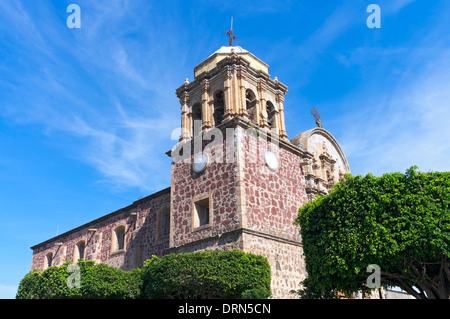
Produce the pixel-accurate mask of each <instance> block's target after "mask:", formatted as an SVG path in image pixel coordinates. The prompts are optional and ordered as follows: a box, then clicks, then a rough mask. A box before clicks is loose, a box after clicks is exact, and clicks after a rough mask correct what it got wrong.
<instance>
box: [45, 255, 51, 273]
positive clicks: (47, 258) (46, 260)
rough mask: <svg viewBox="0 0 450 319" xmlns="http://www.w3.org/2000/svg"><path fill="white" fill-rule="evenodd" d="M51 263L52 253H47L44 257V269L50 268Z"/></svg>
mask: <svg viewBox="0 0 450 319" xmlns="http://www.w3.org/2000/svg"><path fill="white" fill-rule="evenodd" d="M52 262H53V253H48V254H47V255H45V260H44V269H47V268H48V267H51V266H52Z"/></svg>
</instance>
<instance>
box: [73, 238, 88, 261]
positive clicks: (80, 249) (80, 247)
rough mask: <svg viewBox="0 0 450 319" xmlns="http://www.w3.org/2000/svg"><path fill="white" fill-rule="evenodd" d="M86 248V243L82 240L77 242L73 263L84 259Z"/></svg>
mask: <svg viewBox="0 0 450 319" xmlns="http://www.w3.org/2000/svg"><path fill="white" fill-rule="evenodd" d="M85 248H86V243H85V242H84V240H82V241H80V242H78V244H77V245H76V246H75V257H74V263H76V262H77V261H78V259H84V250H85Z"/></svg>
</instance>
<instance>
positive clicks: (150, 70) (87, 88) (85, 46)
mask: <svg viewBox="0 0 450 319" xmlns="http://www.w3.org/2000/svg"><path fill="white" fill-rule="evenodd" d="M81 8H82V10H83V11H82V12H83V24H82V28H81V29H80V30H69V29H68V28H66V27H65V25H64V21H63V23H61V19H58V18H56V17H55V16H54V15H55V12H53V13H51V14H53V15H51V16H49V17H48V21H49V22H48V23H47V24H45V25H42V26H40V25H39V26H37V25H35V24H34V23H33V19H32V18H30V15H31V13H30V11H29V10H32V11H34V14H36V12H38V13H43V12H46V11H47V10H48V8H46V7H45V5H43V4H42V5H36V6H33V8H32V9H31V8H30V7H29V6H23V5H21V2H18V1H17V2H11V3H9V2H8V3H5V2H2V3H1V4H0V9H2V10H3V13H2V15H8V14H9V13H10V14H9V16H7V17H6V16H5V21H7V23H8V25H10V26H11V25H14V26H17V30H18V31H19V32H20V34H21V37H22V38H23V39H24V41H23V42H17V41H16V39H12V38H13V37H15V34H13V33H12V32H11V31H12V29H11V28H10V27H8V28H6V27H5V26H4V27H3V28H4V29H6V34H7V38H5V39H4V43H5V44H6V45H7V46H8V45H10V44H9V43H8V40H10V41H11V43H12V42H13V41H14V42H15V43H16V44H15V46H16V47H14V49H13V50H12V51H14V52H18V51H21V52H22V57H21V58H19V59H17V58H16V57H14V58H12V57H11V61H12V62H13V63H15V65H14V67H15V68H10V67H11V65H9V66H6V65H4V66H2V67H0V71H1V72H2V73H3V72H5V73H4V74H5V76H4V77H2V79H1V80H0V84H1V85H2V86H3V85H4V87H9V90H4V91H3V92H2V93H0V97H1V96H2V95H3V97H4V99H3V100H4V101H7V102H4V103H2V104H1V105H0V116H3V117H5V118H7V119H8V120H9V121H14V122H15V123H18V124H26V125H28V124H38V125H41V126H42V127H43V132H45V133H46V134H47V136H48V138H49V139H53V138H54V137H58V139H59V140H61V139H62V140H65V138H64V136H66V137H67V139H71V138H73V137H75V138H77V139H78V140H79V141H80V142H81V141H83V142H82V143H74V144H70V143H67V144H65V145H60V147H61V151H63V152H66V153H67V154H70V155H68V156H74V157H76V158H77V159H79V160H81V161H84V162H85V163H87V164H88V165H91V166H92V167H94V168H95V169H96V170H98V171H99V172H100V174H101V176H103V177H102V179H101V182H104V183H107V184H108V185H110V186H112V187H138V188H140V189H141V190H143V191H147V192H150V191H155V190H158V189H160V188H162V187H166V186H168V184H169V183H170V174H169V173H168V172H169V171H170V159H169V158H167V156H166V155H165V154H164V152H165V151H167V150H168V149H170V147H171V146H172V144H173V143H174V141H171V140H170V136H171V132H172V130H173V129H174V128H176V127H177V126H179V120H178V112H179V103H178V101H177V100H176V98H175V95H174V88H175V87H176V85H177V84H179V83H174V76H167V75H165V72H164V69H163V68H164V66H167V65H168V64H167V62H168V61H170V60H171V59H172V57H173V54H176V53H172V51H173V50H170V49H171V48H168V47H167V46H168V45H174V43H173V42H172V43H168V44H164V45H161V46H160V47H159V48H156V49H155V48H154V47H153V46H152V44H153V43H151V42H147V43H146V41H142V38H141V41H140V42H139V43H137V42H136V41H134V40H133V37H129V36H128V33H129V32H133V29H140V28H141V29H142V27H143V26H142V25H139V24H134V25H133V26H131V25H130V19H132V18H133V17H135V18H136V19H132V20H133V21H134V22H135V23H137V22H139V21H140V22H141V23H144V22H145V21H143V20H142V19H143V18H142V15H141V17H139V16H140V15H139V13H140V8H139V4H138V3H137V2H132V1H125V0H124V1H115V2H113V3H112V4H111V5H108V6H105V5H100V4H99V3H91V2H89V3H84V4H81ZM145 15H146V14H145V13H144V14H143V16H145ZM112 22H114V23H112ZM145 25H146V26H147V24H145ZM77 32H78V33H77ZM105 33H106V34H109V37H105ZM48 34H51V35H52V38H56V39H63V38H64V37H69V39H71V41H62V42H61V43H57V42H55V41H54V39H52V38H49V37H48ZM149 38H151V36H149ZM144 39H145V38H144ZM18 43H21V44H20V45H19V47H17V44H18ZM30 45H32V46H33V48H32V49H29V50H28V48H29V46H30ZM7 46H6V47H7ZM6 47H5V48H6ZM163 50H167V51H165V52H164V51H163ZM8 54H9V53H8V52H7V51H5V52H4V56H5V58H6V59H8V58H9V56H8ZM144 57H145V59H144ZM156 61H157V62H156ZM18 68H22V69H23V72H21V73H20V74H16V73H13V72H12V71H11V70H13V69H15V71H17V69H18ZM169 72H170V71H169ZM99 75H101V76H99ZM99 79H102V80H101V82H99V81H100V80H99ZM179 79H183V77H180V78H179ZM180 81H181V80H180ZM25 88H26V89H25ZM156 137H157V138H156ZM55 142H56V140H55ZM73 154H76V155H73ZM162 167H164V168H165V169H161V168H162ZM163 172H164V173H163Z"/></svg>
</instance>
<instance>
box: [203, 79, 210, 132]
mask: <svg viewBox="0 0 450 319" xmlns="http://www.w3.org/2000/svg"><path fill="white" fill-rule="evenodd" d="M201 90H202V130H204V129H207V128H211V127H212V121H211V110H210V103H209V100H210V96H209V81H208V80H204V81H203V82H202V83H201Z"/></svg>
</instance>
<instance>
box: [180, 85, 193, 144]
mask: <svg viewBox="0 0 450 319" xmlns="http://www.w3.org/2000/svg"><path fill="white" fill-rule="evenodd" d="M188 100H189V94H188V93H186V92H184V93H183V95H182V97H181V98H180V104H181V135H180V141H182V140H184V139H188V138H190V136H191V125H189V122H190V121H189V115H188V114H189V107H188ZM191 116H192V115H191Z"/></svg>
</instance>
